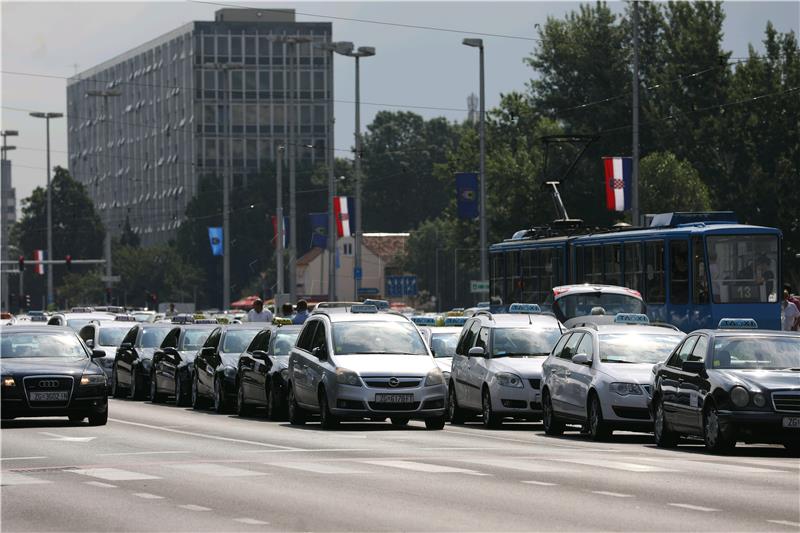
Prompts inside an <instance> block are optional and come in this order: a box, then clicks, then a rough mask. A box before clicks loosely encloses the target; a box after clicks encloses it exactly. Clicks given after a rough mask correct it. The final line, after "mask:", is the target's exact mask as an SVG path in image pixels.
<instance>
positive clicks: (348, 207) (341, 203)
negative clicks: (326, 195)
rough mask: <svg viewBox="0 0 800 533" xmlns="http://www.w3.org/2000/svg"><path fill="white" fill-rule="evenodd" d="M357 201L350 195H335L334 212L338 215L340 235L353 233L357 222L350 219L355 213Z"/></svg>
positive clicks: (337, 227) (338, 231) (337, 230)
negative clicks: (354, 222) (352, 222)
mask: <svg viewBox="0 0 800 533" xmlns="http://www.w3.org/2000/svg"><path fill="white" fill-rule="evenodd" d="M354 204H355V202H354V201H353V199H352V198H350V197H348V196H334V198H333V214H334V216H335V217H336V234H337V236H339V237H349V236H351V235H352V234H353V230H354V229H355V224H351V223H350V221H351V220H352V218H353V213H355V205H354Z"/></svg>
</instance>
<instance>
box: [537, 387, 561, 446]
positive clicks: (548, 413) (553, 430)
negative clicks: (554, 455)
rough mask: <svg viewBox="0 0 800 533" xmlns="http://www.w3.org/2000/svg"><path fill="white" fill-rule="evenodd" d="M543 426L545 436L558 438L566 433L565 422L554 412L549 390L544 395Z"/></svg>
mask: <svg viewBox="0 0 800 533" xmlns="http://www.w3.org/2000/svg"><path fill="white" fill-rule="evenodd" d="M542 424H543V425H544V433H545V435H550V436H551V437H557V436H559V435H562V434H563V433H564V422H562V421H561V420H559V419H558V417H557V416H556V412H555V411H554V410H553V401H552V400H551V399H550V392H548V391H547V390H545V391H544V393H542Z"/></svg>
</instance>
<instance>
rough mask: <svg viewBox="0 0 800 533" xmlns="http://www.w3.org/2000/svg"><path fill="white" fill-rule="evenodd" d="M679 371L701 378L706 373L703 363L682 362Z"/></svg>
mask: <svg viewBox="0 0 800 533" xmlns="http://www.w3.org/2000/svg"><path fill="white" fill-rule="evenodd" d="M681 370H683V371H684V372H689V373H690V374H698V375H701V376H702V375H703V374H705V373H706V365H705V363H704V362H703V361H684V362H683V364H682V365H681Z"/></svg>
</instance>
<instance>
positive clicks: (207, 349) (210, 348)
mask: <svg viewBox="0 0 800 533" xmlns="http://www.w3.org/2000/svg"><path fill="white" fill-rule="evenodd" d="M200 353H201V354H203V355H214V347H213V346H203V347H202V348H201V349H200Z"/></svg>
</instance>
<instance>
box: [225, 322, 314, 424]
mask: <svg viewBox="0 0 800 533" xmlns="http://www.w3.org/2000/svg"><path fill="white" fill-rule="evenodd" d="M301 329H302V326H269V327H267V328H265V329H263V330H261V331H259V332H258V334H257V335H256V336H255V337H254V338H253V340H252V341H251V342H250V345H249V346H248V347H247V349H246V350H245V351H244V352H242V355H241V356H240V357H239V369H238V372H237V379H236V383H237V387H236V391H237V398H236V412H237V414H238V415H239V416H246V415H249V414H252V411H253V407H255V406H262V407H265V408H266V411H267V417H268V418H270V419H272V420H283V419H284V418H285V417H286V406H287V404H286V375H287V373H288V372H289V371H288V367H289V354H290V353H291V350H292V346H294V344H295V342H296V341H297V336H298V335H299V334H300V330H301Z"/></svg>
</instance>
